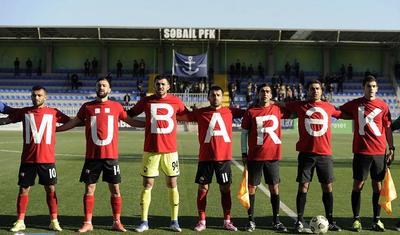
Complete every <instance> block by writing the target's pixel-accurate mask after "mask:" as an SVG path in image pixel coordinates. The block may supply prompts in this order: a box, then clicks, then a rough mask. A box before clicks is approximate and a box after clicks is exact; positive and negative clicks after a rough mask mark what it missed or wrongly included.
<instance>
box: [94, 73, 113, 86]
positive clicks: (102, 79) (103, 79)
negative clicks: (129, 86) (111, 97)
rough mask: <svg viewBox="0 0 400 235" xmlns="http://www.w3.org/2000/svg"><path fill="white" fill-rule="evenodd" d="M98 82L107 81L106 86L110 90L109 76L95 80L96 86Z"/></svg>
mask: <svg viewBox="0 0 400 235" xmlns="http://www.w3.org/2000/svg"><path fill="white" fill-rule="evenodd" d="M100 81H107V82H108V84H109V85H110V88H111V82H110V77H109V76H106V77H101V78H99V79H97V80H96V84H97V83H98V82H100Z"/></svg>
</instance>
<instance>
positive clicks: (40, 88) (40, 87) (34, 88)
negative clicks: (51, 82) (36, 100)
mask: <svg viewBox="0 0 400 235" xmlns="http://www.w3.org/2000/svg"><path fill="white" fill-rule="evenodd" d="M39 90H44V93H45V94H47V89H46V88H44V86H39V85H38V86H33V87H32V91H39Z"/></svg>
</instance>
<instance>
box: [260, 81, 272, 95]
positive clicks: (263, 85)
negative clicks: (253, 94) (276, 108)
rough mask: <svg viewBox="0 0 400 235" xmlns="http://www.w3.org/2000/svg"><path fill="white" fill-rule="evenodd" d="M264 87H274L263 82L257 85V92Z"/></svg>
mask: <svg viewBox="0 0 400 235" xmlns="http://www.w3.org/2000/svg"><path fill="white" fill-rule="evenodd" d="M264 87H269V88H271V89H272V87H271V85H270V84H269V83H261V84H260V85H258V87H257V94H258V93H260V91H261V89H262V88H264Z"/></svg>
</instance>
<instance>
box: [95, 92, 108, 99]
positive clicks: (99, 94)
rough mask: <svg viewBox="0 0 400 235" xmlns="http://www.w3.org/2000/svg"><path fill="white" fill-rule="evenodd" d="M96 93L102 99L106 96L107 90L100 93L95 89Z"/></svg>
mask: <svg viewBox="0 0 400 235" xmlns="http://www.w3.org/2000/svg"><path fill="white" fill-rule="evenodd" d="M96 95H97V97H98V98H100V99H103V98H106V97H107V96H108V92H103V93H100V91H96Z"/></svg>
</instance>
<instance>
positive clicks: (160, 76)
mask: <svg viewBox="0 0 400 235" xmlns="http://www.w3.org/2000/svg"><path fill="white" fill-rule="evenodd" d="M161 79H165V80H167V81H168V84H170V82H169V79H170V78H169V76H168V75H166V74H159V75H157V76H156V77H155V78H154V83H156V81H158V80H161Z"/></svg>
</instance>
